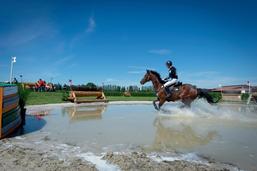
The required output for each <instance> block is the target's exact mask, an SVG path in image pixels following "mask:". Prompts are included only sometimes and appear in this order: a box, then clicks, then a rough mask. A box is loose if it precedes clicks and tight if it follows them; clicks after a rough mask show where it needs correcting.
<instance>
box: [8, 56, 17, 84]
mask: <svg viewBox="0 0 257 171" xmlns="http://www.w3.org/2000/svg"><path fill="white" fill-rule="evenodd" d="M15 62H16V56H12V58H11V70H10V80H9V82H10V84H12V77H13V64H14V63H15Z"/></svg>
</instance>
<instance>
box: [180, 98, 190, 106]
mask: <svg viewBox="0 0 257 171" xmlns="http://www.w3.org/2000/svg"><path fill="white" fill-rule="evenodd" d="M182 103H184V105H183V106H181V108H184V107H188V108H190V107H191V103H192V99H190V98H187V99H182Z"/></svg>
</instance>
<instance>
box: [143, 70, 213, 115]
mask: <svg viewBox="0 0 257 171" xmlns="http://www.w3.org/2000/svg"><path fill="white" fill-rule="evenodd" d="M148 81H152V83H153V86H154V89H155V91H156V95H157V100H155V101H153V104H154V107H155V109H156V110H160V108H161V106H162V105H163V104H164V103H165V102H166V101H168V102H169V101H172V102H174V101H178V100H181V101H182V103H184V105H183V106H182V107H190V105H191V103H192V102H193V101H194V100H195V99H196V98H198V97H199V98H202V97H203V98H205V99H206V100H207V101H208V103H214V102H213V99H212V97H211V96H210V95H209V94H208V92H207V91H205V90H204V89H198V88H196V87H195V86H193V85H190V84H182V85H180V86H179V87H178V90H177V91H172V95H171V96H170V97H169V98H166V97H167V96H166V91H165V88H164V86H163V85H164V83H165V81H163V80H162V79H161V76H160V74H159V73H157V72H156V71H151V70H147V71H146V74H145V76H144V78H143V79H142V80H141V81H140V83H141V84H142V85H143V84H145V83H146V82H148ZM158 101H159V105H158V106H157V105H156V102H158Z"/></svg>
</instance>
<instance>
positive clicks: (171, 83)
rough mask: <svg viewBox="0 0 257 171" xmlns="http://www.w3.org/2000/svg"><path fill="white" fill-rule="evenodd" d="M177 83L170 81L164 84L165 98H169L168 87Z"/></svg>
mask: <svg viewBox="0 0 257 171" xmlns="http://www.w3.org/2000/svg"><path fill="white" fill-rule="evenodd" d="M176 82H177V79H172V80H170V81H168V82H166V83H165V84H164V88H165V91H166V93H167V98H168V97H170V96H171V91H170V88H169V87H170V86H171V85H174V84H175V83H176Z"/></svg>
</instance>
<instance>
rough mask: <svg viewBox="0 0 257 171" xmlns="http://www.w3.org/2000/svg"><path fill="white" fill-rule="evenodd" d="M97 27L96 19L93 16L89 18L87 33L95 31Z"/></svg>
mask: <svg viewBox="0 0 257 171" xmlns="http://www.w3.org/2000/svg"><path fill="white" fill-rule="evenodd" d="M95 27H96V23H95V19H94V18H93V17H92V16H91V17H89V19H88V26H87V29H86V32H87V33H91V32H93V31H94V30H95Z"/></svg>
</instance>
